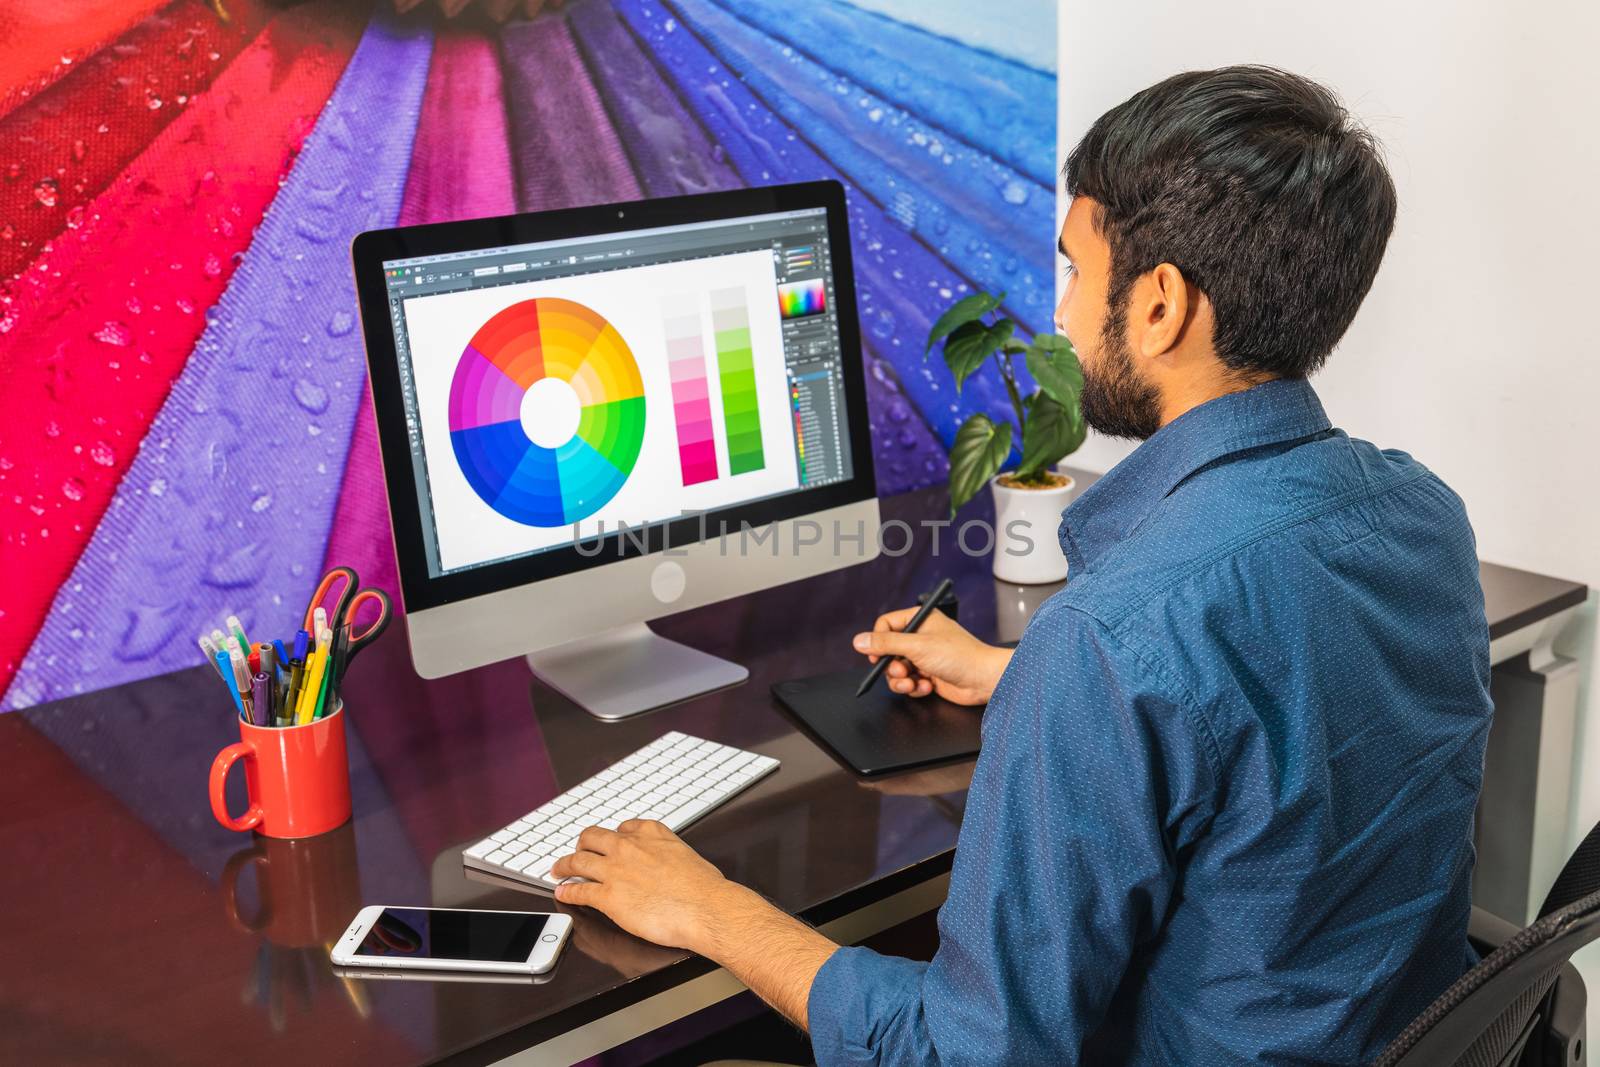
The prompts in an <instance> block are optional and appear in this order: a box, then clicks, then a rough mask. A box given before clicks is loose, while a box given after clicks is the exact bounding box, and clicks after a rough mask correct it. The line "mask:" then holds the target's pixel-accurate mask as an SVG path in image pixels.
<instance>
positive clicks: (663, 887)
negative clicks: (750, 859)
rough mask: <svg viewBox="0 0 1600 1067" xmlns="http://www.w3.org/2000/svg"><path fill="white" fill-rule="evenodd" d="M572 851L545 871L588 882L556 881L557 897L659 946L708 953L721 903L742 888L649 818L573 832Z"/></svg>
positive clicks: (702, 953)
mask: <svg viewBox="0 0 1600 1067" xmlns="http://www.w3.org/2000/svg"><path fill="white" fill-rule="evenodd" d="M578 849H579V851H577V852H575V853H573V854H572V855H570V856H563V857H562V858H561V859H559V860H557V861H556V864H555V867H554V868H552V869H551V872H550V873H551V874H552V875H554V876H555V877H557V878H574V877H575V878H583V879H586V881H585V882H568V883H565V884H563V885H559V886H557V887H556V899H557V900H559V901H561V902H562V903H563V904H579V905H583V906H585V907H591V908H596V909H598V910H600V911H603V912H605V913H606V915H608V916H610V917H611V920H612V921H613V922H615V923H616V924H617V925H618V926H620V927H622V928H623V929H624V930H626V931H628V932H629V933H631V934H636V935H638V936H639V937H642V938H644V939H645V940H647V941H654V942H655V943H656V944H658V945H670V946H672V947H673V948H683V949H688V950H689V951H691V952H698V953H700V954H701V955H710V954H711V935H712V932H713V927H714V926H715V924H716V912H717V908H718V906H719V902H721V901H724V900H726V899H727V898H728V897H729V896H730V895H733V894H739V893H746V892H748V891H747V890H744V889H742V888H741V887H739V886H736V885H734V884H733V883H732V882H729V881H728V880H727V879H726V878H724V877H723V876H722V872H721V871H719V870H717V869H716V868H715V867H713V866H712V865H711V864H710V863H707V862H706V861H705V860H704V859H701V858H700V854H699V853H697V852H696V851H695V850H694V849H692V848H690V847H689V846H688V845H686V844H684V843H683V841H682V840H681V839H680V838H679V837H678V835H677V834H675V833H673V832H672V831H671V830H668V829H667V828H666V827H665V826H663V825H662V824H661V823H659V822H655V821H653V820H645V819H629V820H628V821H627V822H624V823H622V824H621V825H619V826H618V827H617V828H616V829H615V830H603V829H601V828H600V827H598V826H591V827H589V828H588V829H587V830H585V831H583V833H582V834H580V835H579V836H578Z"/></svg>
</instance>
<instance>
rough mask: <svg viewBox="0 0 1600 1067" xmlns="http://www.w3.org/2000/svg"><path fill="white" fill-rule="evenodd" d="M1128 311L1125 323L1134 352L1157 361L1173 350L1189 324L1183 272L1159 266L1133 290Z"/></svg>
mask: <svg viewBox="0 0 1600 1067" xmlns="http://www.w3.org/2000/svg"><path fill="white" fill-rule="evenodd" d="M1131 305H1132V306H1130V307H1129V308H1128V321H1129V324H1130V325H1131V326H1132V327H1133V328H1134V332H1135V337H1136V339H1137V340H1136V343H1135V350H1136V351H1137V352H1138V354H1139V355H1141V356H1144V357H1145V358H1147V359H1157V358H1159V357H1161V356H1164V355H1166V354H1167V353H1168V352H1170V351H1172V349H1174V348H1176V347H1177V345H1178V342H1179V341H1180V340H1181V339H1182V338H1183V328H1184V325H1185V324H1186V323H1187V322H1188V320H1189V312H1190V310H1191V309H1190V307H1189V284H1188V283H1187V282H1186V281H1184V278H1183V272H1182V271H1180V270H1178V268H1177V267H1174V266H1173V265H1172V264H1171V263H1162V264H1160V265H1159V266H1157V267H1156V268H1155V269H1154V270H1152V271H1150V272H1149V273H1148V274H1146V275H1145V276H1144V277H1142V278H1140V279H1139V284H1138V285H1136V286H1135V287H1134V299H1133V301H1132V302H1131Z"/></svg>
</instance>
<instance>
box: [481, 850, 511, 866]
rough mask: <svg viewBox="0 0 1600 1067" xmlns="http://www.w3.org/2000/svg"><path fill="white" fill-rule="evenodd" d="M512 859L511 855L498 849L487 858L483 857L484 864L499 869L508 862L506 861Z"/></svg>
mask: <svg viewBox="0 0 1600 1067" xmlns="http://www.w3.org/2000/svg"><path fill="white" fill-rule="evenodd" d="M510 858H511V853H509V852H506V851H505V850H503V849H498V848H497V849H495V850H494V851H493V852H491V853H489V854H488V855H487V856H485V857H483V862H485V863H492V864H494V865H495V866H496V867H499V866H501V865H503V864H504V863H505V862H506V860H508V859H510Z"/></svg>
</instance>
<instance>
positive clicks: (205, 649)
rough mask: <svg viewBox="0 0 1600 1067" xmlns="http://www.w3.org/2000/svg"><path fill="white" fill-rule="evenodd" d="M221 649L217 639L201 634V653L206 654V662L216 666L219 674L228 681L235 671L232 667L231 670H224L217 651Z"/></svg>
mask: <svg viewBox="0 0 1600 1067" xmlns="http://www.w3.org/2000/svg"><path fill="white" fill-rule="evenodd" d="M220 651H221V649H219V648H218V647H217V643H216V642H215V641H213V640H211V638H210V637H208V636H207V635H205V634H201V635H200V653H201V654H202V655H203V656H205V658H206V662H207V663H209V664H211V666H212V667H213V668H215V670H216V672H217V676H218V677H219V678H221V679H222V680H223V681H224V682H226V681H227V680H228V675H229V674H231V673H233V671H232V668H229V670H228V671H226V672H225V671H223V669H222V665H221V664H219V663H218V662H217V653H218V652H220Z"/></svg>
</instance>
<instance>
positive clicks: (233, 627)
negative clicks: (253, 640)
mask: <svg viewBox="0 0 1600 1067" xmlns="http://www.w3.org/2000/svg"><path fill="white" fill-rule="evenodd" d="M225 621H226V622H227V624H228V632H229V633H231V634H233V636H235V637H237V638H238V639H239V647H240V648H249V647H250V639H249V638H248V637H246V636H245V635H244V627H243V626H240V625H239V616H237V615H229V616H228V618H227V619H226V620H225Z"/></svg>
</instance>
